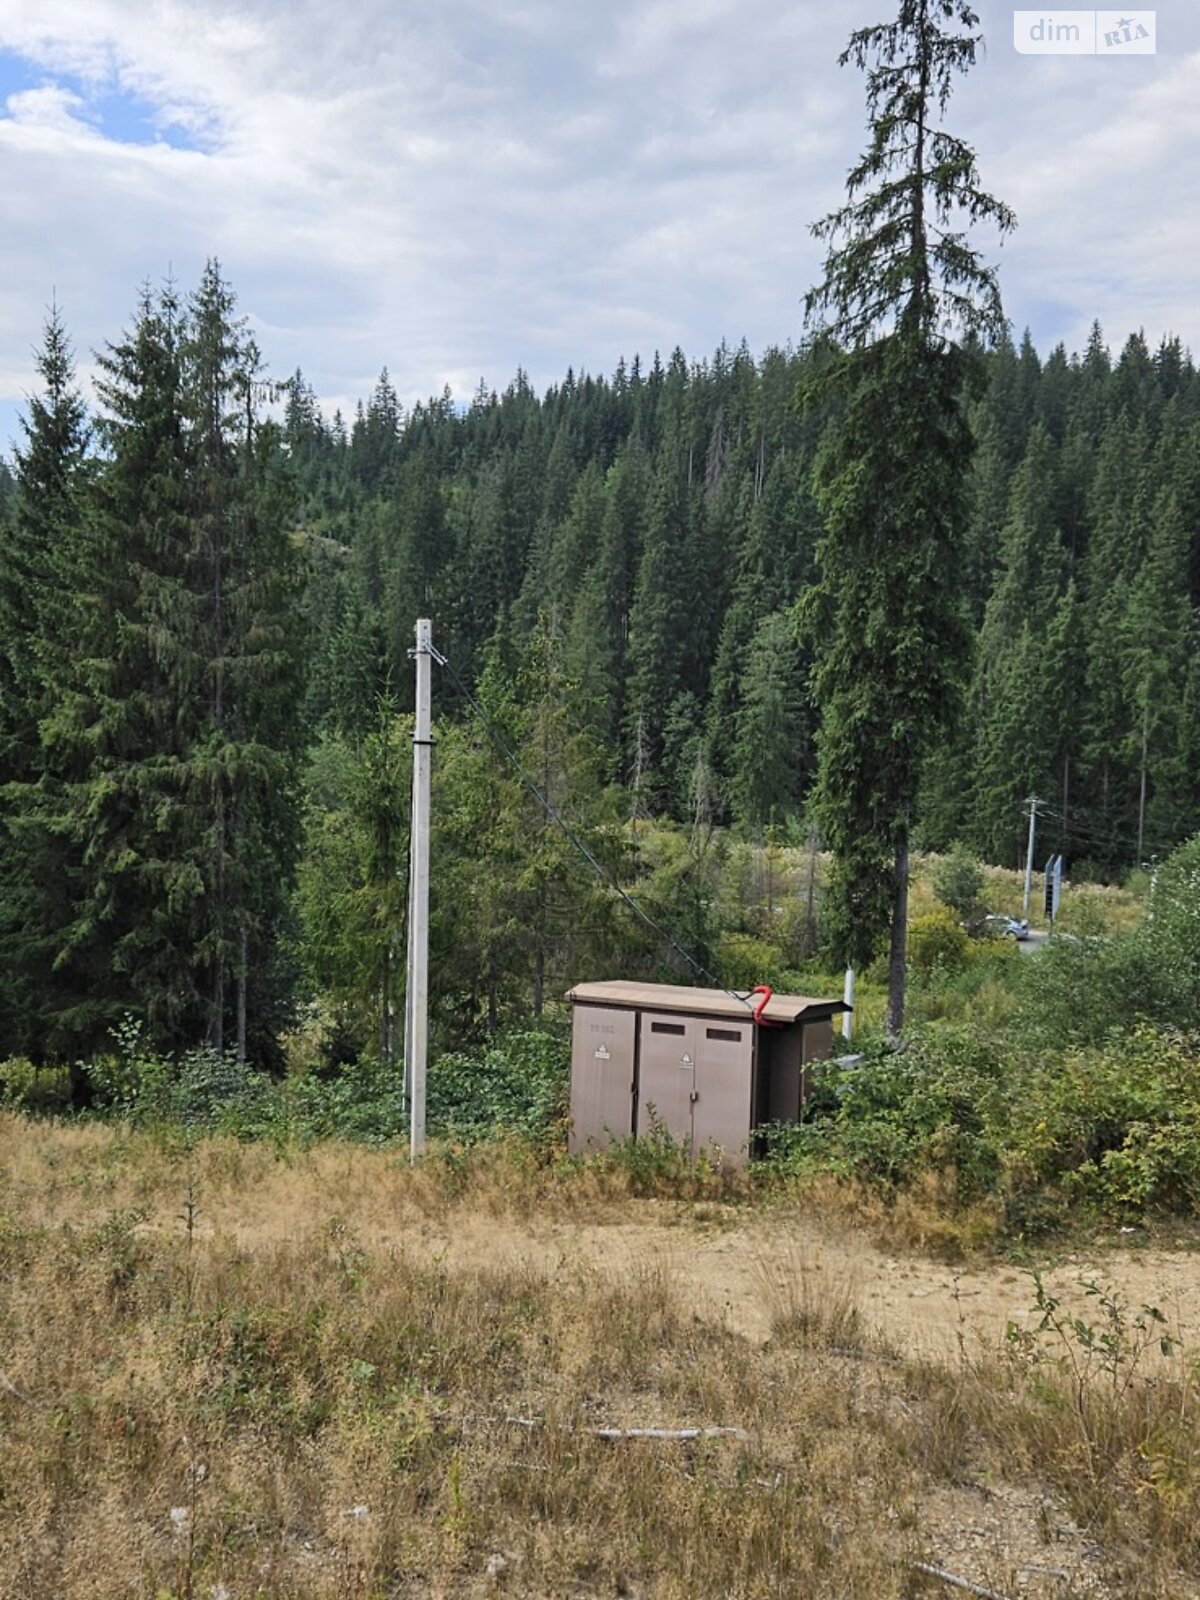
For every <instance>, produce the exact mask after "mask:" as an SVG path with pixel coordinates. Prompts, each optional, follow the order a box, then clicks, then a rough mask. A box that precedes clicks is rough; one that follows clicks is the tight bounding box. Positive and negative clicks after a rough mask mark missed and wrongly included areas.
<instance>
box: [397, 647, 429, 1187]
mask: <svg viewBox="0 0 1200 1600" xmlns="http://www.w3.org/2000/svg"><path fill="white" fill-rule="evenodd" d="M416 636H417V643H416V648H415V649H413V650H410V651H409V652H408V653H409V656H410V657H411V658H412V659H413V660H414V661H415V662H416V665H417V699H416V710H417V714H416V720H415V722H414V725H413V787H412V842H411V845H410V848H409V879H408V979H407V985H406V994H405V1008H404V1020H405V1024H406V1026H405V1030H404V1078H405V1084H406V1086H407V1088H408V1095H409V1114H410V1118H411V1149H412V1159H413V1160H414V1161H415V1160H416V1158H417V1156H418V1155H420V1153H421V1151H422V1149H423V1148H424V1146H425V1076H426V1067H427V1065H428V1059H429V804H430V769H431V760H430V757H431V754H432V750H433V737H432V713H431V706H430V701H431V694H432V676H433V674H432V666H433V655H434V651H433V624H432V623H431V622H430V621H429V619H428V617H422V618H421V619H420V620H419V621H418V623H417V627H416Z"/></svg>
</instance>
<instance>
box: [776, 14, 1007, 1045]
mask: <svg viewBox="0 0 1200 1600" xmlns="http://www.w3.org/2000/svg"><path fill="white" fill-rule="evenodd" d="M977 25H978V19H977V17H976V16H975V13H974V12H973V11H972V10H971V8H970V7H969V6H968V5H965V4H963V3H962V0H901V3H900V7H899V13H898V16H897V18H896V20H895V21H894V22H892V23H887V24H883V25H879V26H876V27H870V28H864V29H861V30H859V31H858V32H856V33H855V34H853V35H852V37H851V40H850V43H849V46H848V48H847V49H846V51H845V53H844V54H843V56H842V58H841V59H842V62H843V63H845V62H847V61H853V62H854V63H855V65H857V66H859V67H860V68H863V67H867V66H868V63H871V65H870V66H869V70H868V76H867V102H868V108H869V114H870V126H871V135H872V137H871V144H870V146H869V148H868V149H867V151H866V153H865V155H864V156H863V157H862V159H861V161H860V162H859V164H858V165H857V166H856V167H855V168H854V169H853V170H852V172H851V173H850V176H849V179H848V183H847V190H848V196H849V198H848V201H847V203H846V205H845V206H843V207H842V208H841V209H840V210H838V211H836V212H834V213H833V214H832V215H831V216H829V217H827V218H826V219H825V220H824V221H823V222H821V223H819V224H818V225H817V227H816V230H815V231H816V233H817V235H818V237H821V238H824V239H827V240H830V241H831V247H830V251H829V254H828V256H827V258H826V263H825V276H824V280H823V282H822V283H821V284H820V285H819V286H818V287H817V288H816V289H814V290H813V291H812V292H811V293H810V294H809V296H808V299H807V310H808V312H809V315H810V317H815V316H817V315H818V314H820V313H826V314H827V320H826V321H825V323H824V325H823V330H822V331H823V335H824V337H825V338H826V339H827V340H829V341H830V342H831V343H832V344H833V345H834V347H835V353H834V356H833V360H832V361H831V363H830V365H829V366H828V368H827V369H826V375H825V376H824V378H823V379H822V381H820V383H819V386H818V389H817V393H818V394H820V395H821V396H822V397H824V398H825V399H826V400H827V401H830V402H836V404H837V407H838V409H837V412H836V415H835V417H834V420H833V422H832V423H831V426H830V429H829V432H828V434H827V436H826V438H825V440H824V442H823V445H822V449H821V453H820V456H819V458H818V461H817V466H816V473H815V477H816V486H817V493H818V497H819V501H820V504H821V509H822V511H823V513H824V516H825V520H826V533H825V537H824V539H823V541H822V545H821V551H820V562H821V582H820V585H819V586H818V588H817V589H816V591H815V594H814V596H813V600H812V603H811V604H810V605H809V608H808V616H809V618H810V619H811V622H812V625H813V636H814V640H815V643H816V647H817V652H818V654H817V665H816V672H815V678H814V684H815V688H816V693H817V697H818V700H819V703H820V706H821V711H822V724H821V732H820V737H819V746H818V749H819V779H818V799H819V812H820V817H821V823H822V829H823V833H824V836H825V842H826V844H827V845H828V846H829V847H831V848H832V850H833V851H834V856H835V866H834V869H833V873H832V880H831V883H830V888H829V892H828V896H827V901H826V906H827V911H828V913H829V922H830V925H831V927H832V929H833V934H834V944H835V948H836V953H837V955H838V957H839V958H840V959H842V960H844V961H846V962H848V963H851V964H858V963H862V962H863V961H865V960H868V959H870V957H871V956H872V955H873V954H874V952H875V950H876V947H877V945H878V943H879V941H880V939H881V937H882V936H883V935H884V934H885V933H889V934H890V952H889V979H888V1027H889V1030H890V1031H891V1032H892V1033H893V1034H894V1033H896V1032H898V1031H899V1029H900V1028H901V1026H902V1025H903V1019H904V987H905V946H906V932H907V914H908V854H909V837H910V832H911V829H912V825H913V820H914V815H913V813H914V806H915V802H916V798H917V791H918V785H919V781H920V774H921V769H922V764H923V761H924V759H925V757H926V756H927V755H928V753H929V751H930V750H931V749H932V748H933V747H934V746H935V745H936V744H937V742H938V740H939V738H940V737H941V736H942V734H943V730H944V729H945V728H946V726H947V723H948V720H949V717H950V714H951V710H952V708H953V706H954V704H955V702H956V700H957V699H958V697H959V693H960V687H961V684H962V681H963V678H964V676H965V669H966V664H967V660H968V652H969V641H970V635H969V629H968V623H967V617H966V615H965V608H964V605H963V601H962V596H961V592H960V587H959V573H960V570H961V562H962V555H963V542H964V528H965V523H966V516H967V506H966V503H965V492H964V484H965V480H966V475H967V470H968V467H969V465H970V460H971V455H972V449H973V441H972V438H971V434H970V429H969V425H968V421H967V417H966V414H965V410H964V389H965V387H966V385H967V384H968V383H969V381H970V380H971V376H972V369H973V368H977V366H978V359H977V355H976V354H975V352H974V348H973V346H974V343H975V342H976V341H981V340H986V339H988V338H995V337H996V336H997V335H998V334H1000V332H1001V331H1002V329H1003V325H1004V324H1003V316H1002V312H1001V307H1000V297H999V291H998V289H997V285H996V280H995V275H994V273H993V271H992V270H991V269H990V268H988V267H987V266H985V265H984V263H983V262H982V261H981V259H980V257H979V255H978V254H977V252H976V251H975V250H974V249H973V248H972V246H971V244H970V243H969V241H968V239H967V236H966V234H965V232H964V231H960V230H961V229H962V228H964V227H966V226H970V225H971V224H976V223H991V224H994V225H995V226H997V227H998V228H999V229H1000V230H1001V231H1003V230H1006V229H1007V228H1009V227H1011V225H1012V217H1011V215H1010V213H1009V212H1008V210H1007V208H1006V207H1004V206H1003V205H1001V204H1000V203H999V202H998V201H996V200H994V199H993V198H992V197H991V196H989V195H987V194H986V193H984V191H983V190H982V189H981V188H980V187H979V182H978V178H977V175H976V169H975V158H974V155H973V153H972V152H971V150H970V149H969V148H968V147H967V146H966V145H965V144H964V143H963V142H962V141H961V140H959V139H957V138H955V137H954V136H953V135H952V134H950V133H948V132H947V131H945V129H944V128H942V127H940V126H938V119H939V117H940V116H941V115H942V114H944V112H945V109H946V105H947V103H948V101H949V98H950V90H951V83H952V79H953V77H954V74H955V73H957V72H963V71H966V70H967V69H969V68H970V67H971V65H972V64H973V63H974V60H975V56H976V52H977V49H978V46H979V38H978V35H977V33H976V28H977ZM810 392H811V391H810Z"/></svg>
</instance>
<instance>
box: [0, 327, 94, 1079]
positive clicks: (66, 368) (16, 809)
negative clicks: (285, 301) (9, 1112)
mask: <svg viewBox="0 0 1200 1600" xmlns="http://www.w3.org/2000/svg"><path fill="white" fill-rule="evenodd" d="M36 364H37V373H38V378H39V382H40V387H39V389H38V391H37V392H36V393H35V394H34V396H33V397H32V399H31V400H30V402H29V409H28V415H27V416H26V417H23V418H22V423H21V425H22V431H23V433H24V436H25V441H24V444H23V445H22V446H19V447H18V449H17V454H16V468H17V470H16V478H15V481H14V480H12V479H10V478H8V474H7V470H6V473H5V477H6V479H7V481H8V483H9V484H10V486H11V500H10V504H9V505H8V507H7V508H6V515H5V516H4V517H3V519H2V520H0V784H2V785H3V787H2V789H0V966H2V967H3V969H4V973H5V980H4V983H3V985H2V986H0V989H2V992H3V999H0V1052H5V1051H8V1052H11V1053H14V1054H15V1053H17V1052H18V1051H26V1050H33V1051H34V1052H35V1053H41V1051H42V1050H43V1048H44V1041H43V1035H44V1030H45V1027H46V1024H47V1022H48V1020H49V1018H50V1017H51V1016H52V1015H53V1014H54V1012H55V1010H56V1009H57V1005H58V996H59V994H60V991H61V977H60V974H59V972H58V970H57V968H56V960H57V957H58V955H59V952H60V941H59V934H60V931H61V928H62V925H63V923H64V922H65V921H66V920H67V918H68V916H69V912H68V909H67V907H68V904H69V897H70V887H69V875H68V864H67V859H66V855H65V852H64V850H63V847H62V843H61V841H60V840H59V839H58V838H56V837H55V835H54V833H53V832H52V831H51V830H50V828H49V827H48V826H47V805H48V800H49V796H50V794H51V793H52V791H53V789H54V787H55V785H56V783H57V780H58V777H59V774H58V773H57V771H56V770H55V768H54V766H53V764H52V763H48V760H47V752H46V749H45V746H44V743H43V728H42V724H43V722H44V719H45V718H46V717H47V716H48V715H49V713H50V711H51V710H52V706H53V694H52V690H51V682H52V680H53V677H54V674H55V671H56V667H57V663H59V662H60V661H61V658H62V653H63V643H64V640H68V639H73V638H74V637H75V627H76V621H77V619H76V616H75V614H74V604H73V597H71V596H70V593H69V590H67V589H66V588H65V586H64V575H65V569H66V566H67V556H66V552H67V550H68V548H69V546H70V545H71V543H72V541H73V540H74V539H75V538H76V537H77V536H78V527H79V521H80V517H81V514H82V504H83V490H84V480H85V477H86V472H85V453H86V450H87V445H88V425H87V419H86V411H85V407H84V403H83V400H82V397H81V396H80V394H79V391H78V388H77V387H76V382H75V370H74V361H73V357H72V353H71V347H70V342H69V340H68V337H67V333H66V329H65V327H64V324H63V319H62V315H61V313H60V311H59V308H58V306H57V304H55V305H53V306H52V307H51V310H50V314H49V316H48V318H47V320H46V324H45V328H44V331H43V340H42V345H41V348H40V350H39V351H38V353H37V362H36Z"/></svg>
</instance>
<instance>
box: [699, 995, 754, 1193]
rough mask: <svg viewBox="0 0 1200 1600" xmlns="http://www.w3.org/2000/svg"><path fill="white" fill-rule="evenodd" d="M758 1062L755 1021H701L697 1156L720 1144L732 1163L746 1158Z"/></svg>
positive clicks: (727, 1158)
mask: <svg viewBox="0 0 1200 1600" xmlns="http://www.w3.org/2000/svg"><path fill="white" fill-rule="evenodd" d="M753 1064H754V1024H753V1023H752V1022H751V1020H750V1019H749V1017H747V1019H746V1021H745V1022H733V1021H729V1022H725V1021H719V1020H715V1021H709V1020H706V1019H701V1020H700V1021H699V1022H697V1024H696V1095H695V1100H694V1101H693V1105H692V1142H693V1147H694V1151H695V1154H696V1155H699V1154H700V1152H701V1151H702V1150H705V1149H707V1148H708V1146H709V1145H710V1144H714V1145H719V1146H720V1148H721V1150H722V1151H723V1152H724V1154H725V1158H726V1160H728V1161H732V1162H741V1161H744V1160H745V1159H746V1154H747V1151H746V1146H747V1141H748V1140H749V1137H750V1123H751V1108H750V1092H751V1087H752V1079H753Z"/></svg>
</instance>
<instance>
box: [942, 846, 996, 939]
mask: <svg viewBox="0 0 1200 1600" xmlns="http://www.w3.org/2000/svg"><path fill="white" fill-rule="evenodd" d="M929 877H930V882H931V884H932V885H933V892H934V894H935V895H936V896H937V897H938V899H939V900H940V901H941V902H942V904H943V905H944V906H948V907H949V909H950V910H951V911H953V912H954V913H955V915H956V916H957V917H959V918H960V919H961V920H962V921H964V922H965V921H966V919H967V918H968V917H969V916H970V915H971V913H972V912H973V911H975V910H976V908H977V907H978V905H979V896H980V894H981V893H982V892H983V868H982V867H981V866H980V865H979V862H978V861H977V860H976V858H975V856H974V855H973V854H972V852H971V851H970V850H968V849H967V847H966V845H962V844H956V845H953V846H952V847H951V848H950V850H949V852H948V853H947V854H946V855H944V856H942V858H941V860H940V861H938V863H937V864H936V866H935V867H934V868H933V871H932V872H931V873H930V875H929Z"/></svg>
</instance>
